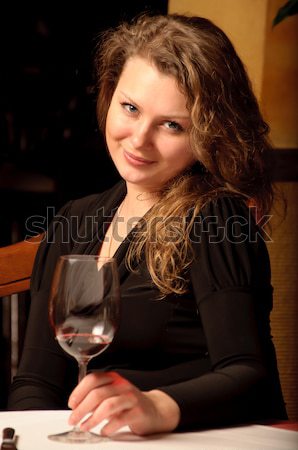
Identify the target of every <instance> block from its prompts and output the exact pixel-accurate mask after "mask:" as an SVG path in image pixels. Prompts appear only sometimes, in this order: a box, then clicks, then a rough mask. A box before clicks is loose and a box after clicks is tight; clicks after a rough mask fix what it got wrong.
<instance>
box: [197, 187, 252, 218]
mask: <svg viewBox="0 0 298 450" xmlns="http://www.w3.org/2000/svg"><path fill="white" fill-rule="evenodd" d="M250 213H251V209H250V207H249V204H248V201H247V200H246V199H245V198H244V197H240V196H238V195H237V196H236V195H232V194H228V193H226V194H222V195H218V196H216V197H214V198H211V199H209V200H208V201H206V202H205V203H204V205H203V206H202V208H201V210H200V215H201V216H203V217H208V216H211V217H212V215H216V216H217V217H224V218H227V219H228V218H230V217H231V218H233V217H238V216H243V217H246V218H247V217H248V216H249V215H250Z"/></svg>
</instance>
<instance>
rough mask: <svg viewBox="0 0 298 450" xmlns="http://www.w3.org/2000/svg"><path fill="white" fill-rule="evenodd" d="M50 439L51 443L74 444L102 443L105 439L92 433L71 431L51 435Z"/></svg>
mask: <svg viewBox="0 0 298 450" xmlns="http://www.w3.org/2000/svg"><path fill="white" fill-rule="evenodd" d="M48 439H50V440H51V441H59V442H68V443H73V444H78V443H84V442H86V443H92V442H102V441H103V440H104V439H105V438H104V437H103V436H100V435H99V434H95V433H90V431H80V430H75V429H74V430H70V431H65V432H64V433H59V434H50V435H49V436H48Z"/></svg>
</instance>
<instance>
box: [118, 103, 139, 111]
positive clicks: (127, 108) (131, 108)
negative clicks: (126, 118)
mask: <svg viewBox="0 0 298 450" xmlns="http://www.w3.org/2000/svg"><path fill="white" fill-rule="evenodd" d="M121 106H122V107H123V108H124V109H125V111H127V112H129V113H135V112H137V111H138V110H137V108H136V107H135V106H134V105H132V104H131V103H121Z"/></svg>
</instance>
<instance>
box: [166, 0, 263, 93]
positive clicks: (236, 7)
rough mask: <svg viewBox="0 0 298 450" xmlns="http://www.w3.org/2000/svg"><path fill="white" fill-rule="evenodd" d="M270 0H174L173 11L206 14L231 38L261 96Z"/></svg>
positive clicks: (170, 9) (171, 8)
mask: <svg viewBox="0 0 298 450" xmlns="http://www.w3.org/2000/svg"><path fill="white" fill-rule="evenodd" d="M267 1H268V0H208V1H206V0H183V1H180V0H170V1H169V12H170V13H180V14H183V13H185V14H188V15H197V16H202V17H206V18H207V19H210V20H211V21H212V22H214V23H215V24H216V25H218V26H219V27H220V28H222V29H223V31H224V32H225V33H226V34H227V36H228V37H229V38H230V39H231V41H232V43H233V45H234V46H235V48H236V50H237V52H238V54H239V56H240V58H241V59H242V61H243V62H244V64H245V66H246V68H247V71H248V74H249V76H250V78H251V80H252V83H253V87H254V92H255V94H256V96H257V97H258V98H260V93H261V86H262V78H263V60H264V48H265V30H266V23H267V22H266V20H267V15H266V11H267Z"/></svg>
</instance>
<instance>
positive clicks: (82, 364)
mask: <svg viewBox="0 0 298 450" xmlns="http://www.w3.org/2000/svg"><path fill="white" fill-rule="evenodd" d="M78 364H79V378H78V383H80V382H81V381H82V379H83V378H84V377H85V376H86V374H87V364H88V361H84V360H80V361H78Z"/></svg>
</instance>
